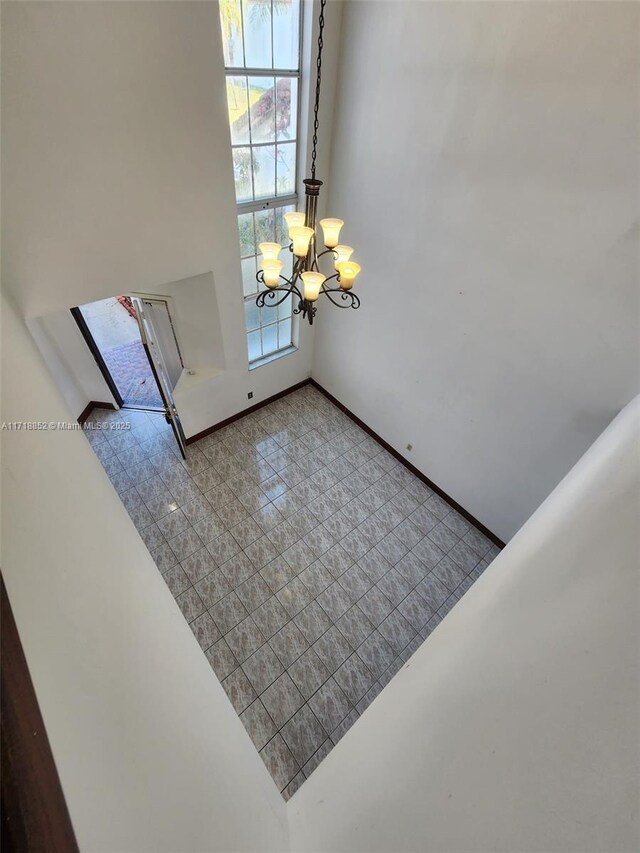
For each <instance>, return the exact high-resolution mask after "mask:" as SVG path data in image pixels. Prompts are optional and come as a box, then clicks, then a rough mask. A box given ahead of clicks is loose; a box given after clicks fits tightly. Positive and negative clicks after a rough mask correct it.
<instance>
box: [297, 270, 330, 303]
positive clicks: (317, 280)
mask: <svg viewBox="0 0 640 853" xmlns="http://www.w3.org/2000/svg"><path fill="white" fill-rule="evenodd" d="M325 277H326V276H324V275H322V273H321V272H303V273H302V281H303V282H304V298H305V299H306V300H307V301H308V302H315V301H316V299H317V298H318V296H319V294H320V288H321V287H322V283H323V282H324V280H325Z"/></svg>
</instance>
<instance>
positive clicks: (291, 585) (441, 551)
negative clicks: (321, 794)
mask: <svg viewBox="0 0 640 853" xmlns="http://www.w3.org/2000/svg"><path fill="white" fill-rule="evenodd" d="M123 422H124V423H125V424H128V425H129V426H130V428H129V429H92V428H90V429H87V431H86V433H85V434H86V435H87V437H88V438H89V440H90V442H91V444H92V446H93V448H94V450H95V452H96V453H97V455H98V456H99V458H100V460H101V462H102V464H103V466H104V468H105V470H106V472H107V474H108V475H109V477H110V478H111V481H112V482H113V485H114V486H115V488H116V489H117V491H118V493H119V494H120V496H121V498H122V501H123V503H124V504H125V506H126V508H127V510H128V511H129V514H130V516H131V518H132V520H133V522H134V524H135V525H136V527H137V528H138V530H139V532H140V535H141V536H142V538H143V539H144V541H145V542H146V544H147V547H148V548H149V550H150V552H151V554H152V555H153V557H154V560H155V562H156V565H157V566H158V569H159V570H160V572H161V573H162V575H163V577H164V579H165V581H166V583H167V585H168V587H169V589H170V590H171V592H172V593H173V595H174V596H175V598H176V601H177V602H178V605H179V606H180V608H181V610H182V613H183V614H184V617H185V619H186V620H187V621H188V623H189V625H190V626H191V629H192V631H193V633H194V635H195V637H196V639H197V640H198V642H199V644H200V646H201V648H202V650H203V652H204V654H205V655H206V656H207V658H208V660H209V662H210V664H211V667H212V670H213V672H214V673H215V675H216V676H217V677H218V678H219V679H220V681H221V682H222V685H223V687H224V689H225V690H226V692H227V694H228V696H229V698H230V700H231V702H232V703H233V705H234V707H235V709H236V711H237V713H238V714H239V716H240V719H241V720H242V722H243V723H244V725H245V727H246V729H247V732H248V733H249V735H250V737H251V738H252V740H253V742H254V744H255V747H256V749H257V750H258V751H259V753H260V756H261V757H262V759H263V761H264V763H265V765H266V766H267V768H268V769H269V772H270V773H271V775H272V777H273V779H274V780H275V782H276V784H277V785H278V788H279V789H280V791H281V792H282V794H283V796H284V797H285V798H288V797H290V796H291V794H292V793H293V792H294V791H295V790H297V788H298V787H299V786H300V785H301V784H302V783H303V782H304V780H305V779H307V778H308V777H309V775H310V774H311V773H312V772H313V770H314V769H315V768H316V767H317V766H318V764H319V762H320V761H321V760H322V759H323V758H324V757H325V756H326V755H328V753H329V752H330V751H331V750H332V749H333V747H334V745H335V744H336V743H337V742H338V740H339V739H340V738H341V737H342V736H343V735H344V734H345V732H346V731H347V730H348V729H349V728H350V726H352V725H353V724H354V723H355V722H356V721H357V719H358V717H359V716H360V715H361V714H362V713H363V712H364V711H365V709H366V708H367V707H368V706H369V704H370V703H371V702H372V701H373V700H374V699H375V697H376V696H377V695H378V693H379V692H380V691H381V690H382V689H383V688H384V687H385V686H386V685H387V684H388V683H389V681H390V680H391V679H392V678H393V676H394V674H395V673H396V672H397V671H398V670H399V669H400V667H401V666H402V665H403V664H404V663H405V662H406V661H407V660H408V659H409V657H410V656H411V655H412V654H413V653H414V652H415V651H416V649H417V648H418V647H419V646H420V644H421V643H423V642H424V640H425V639H426V638H427V637H428V636H429V634H430V633H431V632H432V631H433V630H434V629H435V628H436V627H437V625H438V624H439V623H440V622H441V621H442V619H443V618H445V616H446V615H447V613H448V612H449V610H450V609H451V608H452V607H453V606H454V605H455V604H456V602H457V601H458V600H459V599H460V597H461V596H462V595H463V594H464V593H465V592H466V591H467V590H468V589H469V588H470V586H471V585H472V584H473V582H474V581H475V580H476V578H478V577H479V575H480V574H481V573H482V572H483V571H484V569H485V568H486V566H487V565H488V564H489V562H490V561H491V560H492V559H493V558H494V557H495V556H496V555H497V553H498V548H497V547H496V546H495V545H493V543H492V542H490V541H489V540H488V539H487V538H486V537H485V536H484V535H483V534H482V533H480V532H479V531H478V530H476V529H475V528H474V527H473V526H472V525H471V524H469V522H468V521H466V520H465V519H464V518H463V517H462V516H460V515H459V514H458V513H457V512H456V511H455V510H453V509H451V507H450V506H449V505H448V504H447V503H446V502H445V501H443V500H442V499H441V498H440V497H438V496H437V495H435V494H434V493H433V492H432V491H431V490H430V489H429V488H428V487H427V486H425V485H424V484H423V483H422V482H421V481H420V480H418V479H417V478H416V477H415V476H413V475H412V474H411V473H410V472H409V471H408V470H407V469H406V468H404V467H403V466H402V465H401V464H400V463H399V462H398V461H397V460H396V459H395V458H394V457H393V456H391V455H390V454H389V453H388V452H387V451H386V450H384V449H383V448H382V447H381V446H380V445H379V444H378V443H377V442H376V441H375V440H374V439H372V438H371V437H370V436H368V435H367V434H366V433H365V432H364V431H363V430H361V429H360V428H359V427H358V426H356V425H354V423H353V421H351V420H350V419H349V418H348V417H347V416H346V415H344V414H343V413H342V412H341V411H340V410H338V409H337V408H336V407H335V406H334V405H333V404H332V403H331V402H329V401H328V400H327V399H326V398H325V397H324V396H323V395H322V394H321V393H320V392H318V391H317V390H316V389H315V388H313V387H312V386H305V387H304V388H302V389H300V390H298V391H295V392H293V393H291V394H289V395H287V396H286V397H283V398H281V399H280V400H277V401H276V402H274V403H271V404H270V405H268V406H265V407H264V408H262V409H260V410H258V411H256V412H254V413H252V414H250V415H247V416H246V417H244V418H242V419H241V420H238V421H236V422H235V423H233V424H232V425H230V426H226V427H224V428H223V429H220V430H218V431H217V432H215V433H213V434H212V435H210V436H207V437H206V438H204V439H202V440H200V441H198V442H197V443H195V444H192V445H190V447H189V450H188V459H187V461H186V462H183V460H182V459H181V457H180V455H179V453H178V450H177V447H176V446H175V443H174V441H173V438H172V436H171V432H170V430H169V428H168V427H167V425H166V424H165V422H164V419H163V418H162V417H160V416H158V415H150V414H146V413H143V412H130V411H127V410H122V411H120V412H106V411H104V410H100V411H99V410H95V411H94V413H93V414H92V416H91V418H90V419H89V422H88V426H89V427H95V426H96V425H101V426H105V425H106V426H111V425H114V424H121V423H123Z"/></svg>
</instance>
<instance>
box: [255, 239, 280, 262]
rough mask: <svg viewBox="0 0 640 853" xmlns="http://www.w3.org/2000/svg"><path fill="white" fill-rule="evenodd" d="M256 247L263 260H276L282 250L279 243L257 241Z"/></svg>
mask: <svg viewBox="0 0 640 853" xmlns="http://www.w3.org/2000/svg"><path fill="white" fill-rule="evenodd" d="M258 248H259V249H260V251H261V252H262V260H263V261H277V260H278V255H279V254H280V252H281V250H282V246H281V245H280V243H258Z"/></svg>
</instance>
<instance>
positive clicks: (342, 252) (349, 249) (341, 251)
mask: <svg viewBox="0 0 640 853" xmlns="http://www.w3.org/2000/svg"><path fill="white" fill-rule="evenodd" d="M333 252H334V255H335V256H336V261H335V268H336V269H338V264H341V263H342V262H343V261H348V260H349V258H350V257H351V255H353V246H336V247H335V249H334V250H333Z"/></svg>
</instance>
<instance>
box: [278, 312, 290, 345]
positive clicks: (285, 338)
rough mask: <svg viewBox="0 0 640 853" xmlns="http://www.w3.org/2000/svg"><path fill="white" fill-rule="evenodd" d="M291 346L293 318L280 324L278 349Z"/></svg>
mask: <svg viewBox="0 0 640 853" xmlns="http://www.w3.org/2000/svg"><path fill="white" fill-rule="evenodd" d="M290 345H291V317H289V319H288V320H283V321H282V322H281V323H278V349H282V348H283V347H288V346H290Z"/></svg>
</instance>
